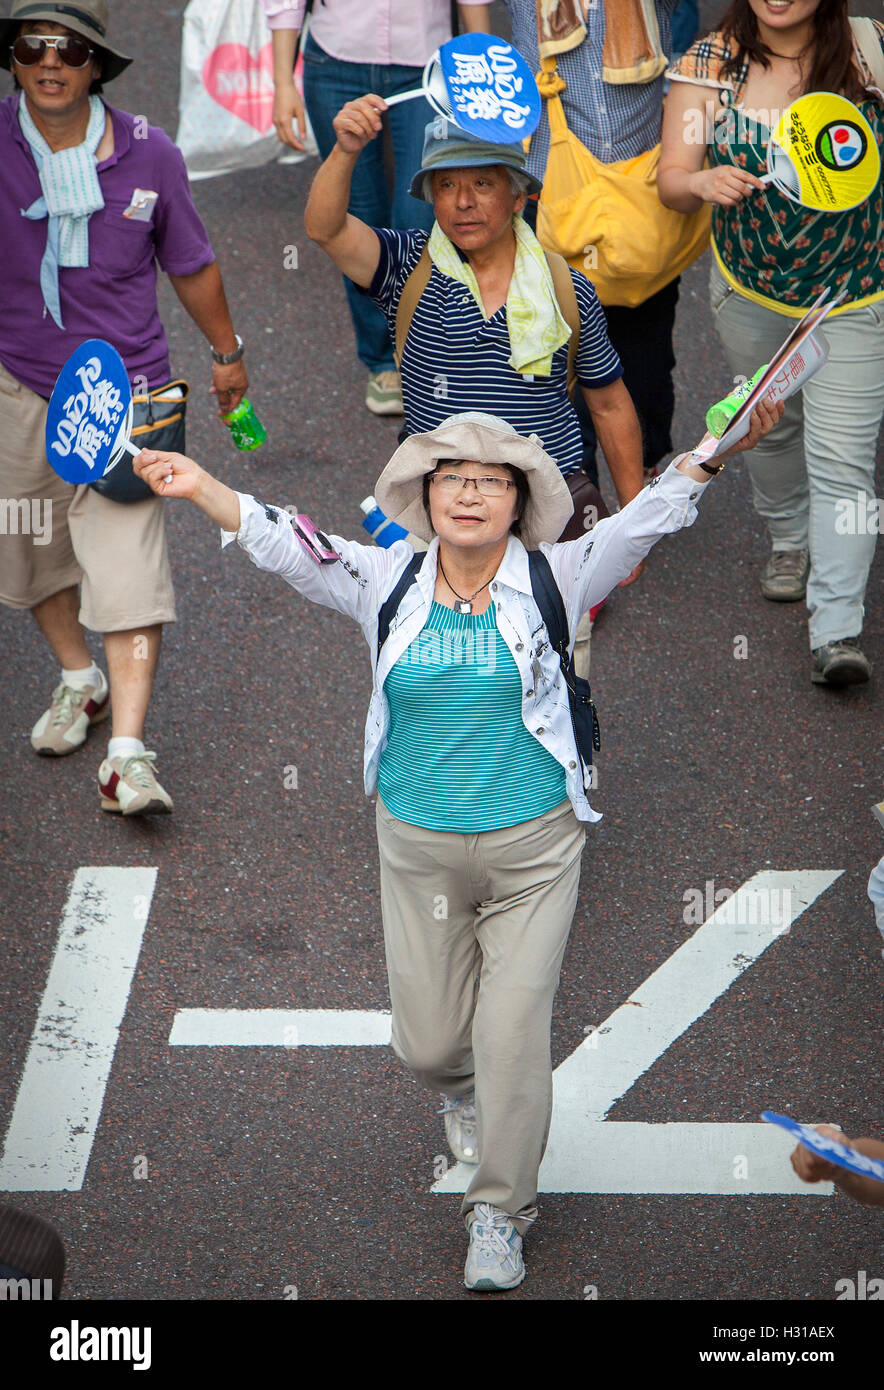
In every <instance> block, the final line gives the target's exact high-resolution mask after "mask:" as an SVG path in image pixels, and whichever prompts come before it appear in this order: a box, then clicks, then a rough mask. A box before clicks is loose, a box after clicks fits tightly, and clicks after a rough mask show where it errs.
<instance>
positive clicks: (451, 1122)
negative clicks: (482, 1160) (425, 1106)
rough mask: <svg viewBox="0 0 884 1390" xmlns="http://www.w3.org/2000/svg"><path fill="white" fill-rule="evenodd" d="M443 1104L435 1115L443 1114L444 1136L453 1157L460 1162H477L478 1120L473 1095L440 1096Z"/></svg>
mask: <svg viewBox="0 0 884 1390" xmlns="http://www.w3.org/2000/svg"><path fill="white" fill-rule="evenodd" d="M442 1101H443V1105H442V1109H441V1110H437V1111H436V1114H437V1115H444V1116H445V1138H446V1139H447V1140H448V1147H449V1149H450V1150H451V1152H452V1153H453V1154H454V1157H455V1158H456V1159H457V1160H458V1161H459V1162H460V1163H478V1162H479V1136H478V1122H477V1120H476V1106H475V1103H474V1102H475V1097H474V1096H469V1097H464V1096H461V1097H459V1098H456V1097H455V1096H445V1095H443V1097H442Z"/></svg>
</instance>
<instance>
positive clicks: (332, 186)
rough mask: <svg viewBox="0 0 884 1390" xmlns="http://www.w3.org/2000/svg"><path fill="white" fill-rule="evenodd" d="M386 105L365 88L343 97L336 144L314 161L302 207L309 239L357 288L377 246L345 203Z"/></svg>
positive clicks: (373, 265) (369, 271)
mask: <svg viewBox="0 0 884 1390" xmlns="http://www.w3.org/2000/svg"><path fill="white" fill-rule="evenodd" d="M386 109H387V108H386V103H385V102H384V100H383V98H382V97H379V96H375V95H374V94H373V93H371V92H369V93H368V95H367V96H364V97H360V98H359V100H358V101H348V102H347V104H346V106H344V107H343V108H342V109H341V110H340V111H339V112H338V114H337V116H335V119H334V128H335V135H336V136H337V144H336V145H335V147H334V149H333V150H332V152H331V154H330V155H329V157H328V159H327V160H325V162H324V163H323V164H322V165H320V168H319V171H318V173H317V175H316V177H315V179H314V180H313V186H312V187H311V189H310V196H309V198H308V199H307V207H306V209H305V210H304V227H305V230H306V232H307V235H308V237H309V238H310V240H311V241H315V242H316V243H317V244H318V245H319V246H321V247H322V249H323V251H325V252H326V253H327V254H328V255H329V256H331V258H332V260H333V261H334V263H335V265H336V266H337V267H338V269H339V270H342V271H343V272H344V274H345V275H348V276H349V277H350V279H351V280H352V281H353V282H354V284H357V285H361V286H362V287H363V289H367V288H368V286H369V285H370V284H371V282H372V280H373V279H374V273H375V271H376V270H377V267H378V260H379V259H380V254H381V247H380V242H379V241H378V239H377V237H376V236H375V234H374V232H373V231H372V229H371V227H369V226H367V225H366V224H365V223H364V222H360V220H359V218H358V217H352V216H351V215H350V214H349V213H348V212H347V205H348V203H349V201H350V183H351V181H352V178H353V170H354V168H355V167H356V161H357V159H358V158H359V156H360V154H361V153H362V151H363V150H364V148H365V146H366V145H368V144H369V143H370V142H371V141H372V140H374V139H375V138H376V137H377V136H378V135H379V134H380V132H381V130H382V129H383V126H382V123H381V115H382V113H383V112H384V111H385V110H386Z"/></svg>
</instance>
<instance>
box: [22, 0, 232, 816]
mask: <svg viewBox="0 0 884 1390" xmlns="http://www.w3.org/2000/svg"><path fill="white" fill-rule="evenodd" d="M61 20H63V21H64V22H63V23H62V22H60V21H61ZM106 31H107V4H106V3H105V0H76V3H75V4H73V5H72V4H38V3H33V0H14V3H13V5H12V10H11V14H10V17H9V18H8V19H4V20H0V65H2V66H3V67H6V68H11V70H12V73H13V76H14V79H15V87H16V90H15V91H14V92H13V94H12V95H11V96H9V97H7V98H6V100H5V101H3V102H0V245H2V247H3V256H2V259H0V304H2V313H0V499H2V500H0V508H2V509H4V510H5V521H6V525H5V528H4V530H3V531H2V532H0V603H3V604H6V605H7V606H8V607H10V608H18V609H29V610H30V611H31V613H32V614H33V616H34V618H35V620H36V622H37V624H38V625H39V627H40V629H41V631H42V632H43V634H44V636H45V637H46V640H47V641H48V643H49V645H50V646H51V648H52V650H53V652H54V653H55V656H56V658H57V660H58V662H59V664H60V666H61V677H60V680H59V683H58V684H57V686H56V688H55V690H54V691H53V694H52V699H51V703H50V705H49V708H48V709H47V710H46V712H45V713H44V714H43V715H42V716H41V718H40V719H39V720H38V721H37V723H36V724H35V725H34V728H33V731H32V734H31V742H32V745H33V747H34V749H35V750H36V752H38V753H41V754H46V755H54V756H60V755H64V754H66V753H70V752H73V750H74V749H76V748H78V747H80V746H82V744H83V743H84V742H85V740H86V735H87V732H88V729H89V727H90V725H92V724H96V723H98V722H100V721H101V720H103V719H105V718H106V717H107V715H108V714H109V713H110V712H111V709H110V704H111V701H112V702H113V728H112V737H111V739H110V742H109V745H108V750H107V757H106V758H105V760H104V761H103V762H102V764H101V767H100V769H99V774H98V781H99V789H100V793H101V806H102V809H103V810H106V811H115V812H122V814H123V815H141V814H145V813H153V812H168V811H171V809H172V800H171V797H170V796H169V794H168V792H166V791H165V789H164V788H163V787H162V786H161V785H160V783H159V782H158V781H157V777H156V773H155V769H154V761H155V756H156V755H155V754H154V753H153V752H149V751H148V750H147V749H146V748H145V746H144V742H143V737H144V721H145V717H146V714H147V707H148V702H149V700H150V694H151V689H152V685H153V678H154V675H155V672H156V666H157V660H158V657H159V651H160V642H161V638H162V628H163V624H164V623H167V622H174V621H175V598H174V594H173V591H172V582H171V571H170V568H169V559H168V552H167V547H166V538H165V530H164V503H163V501H162V500H161V499H159V498H156V497H152V498H149V499H147V500H146V501H141V502H132V503H120V502H115V501H112V500H110V499H109V498H106V497H102V496H101V495H100V494H99V493H97V492H96V491H95V490H94V489H93V488H91V487H88V486H85V485H84V486H80V487H72V486H70V485H68V484H67V483H64V482H63V481H62V480H61V479H60V478H59V477H58V476H57V475H56V474H55V473H54V472H53V471H52V469H51V468H50V467H49V464H48V462H47V460H46V455H45V452H44V445H43V435H44V428H45V420H46V402H47V400H48V397H49V396H50V394H51V392H52V388H53V386H54V385H55V380H56V377H57V375H58V373H59V371H60V369H61V367H62V366H63V364H64V362H65V360H66V359H67V358H68V357H69V356H70V354H71V352H72V351H73V350H74V348H76V347H77V346H79V344H80V343H81V342H83V340H84V339H86V338H105V339H107V340H108V341H109V342H111V343H112V344H113V345H114V347H116V349H117V350H118V351H119V353H120V354H121V356H122V358H123V360H124V362H125V364H126V369H127V372H128V374H129V378H130V380H131V381H133V382H135V381H137V379H138V378H139V377H140V378H142V379H146V381H147V384H148V386H149V387H150V388H151V389H154V388H155V387H158V386H161V385H164V384H165V383H167V382H168V381H169V378H170V375H171V372H170V366H169V352H168V345H167V342H166V335H165V333H164V331H163V326H162V324H161V323H160V319H159V313H158V309H157V292H156V291H157V264H159V265H160V267H161V268H162V269H163V270H164V271H165V272H166V274H167V275H168V276H169V279H170V280H171V282H172V285H173V286H174V288H175V291H176V293H177V294H178V297H179V298H180V300H181V302H182V303H183V305H184V307H185V309H186V310H187V312H188V314H189V315H190V317H191V318H192V319H193V321H194V323H195V324H196V325H197V327H198V328H199V329H200V331H201V332H202V333H203V335H204V336H205V338H206V339H207V340H208V342H209V344H210V347H211V349H212V355H213V358H214V363H213V368H212V377H213V386H212V390H213V391H214V392H215V393H216V395H217V398H218V406H219V413H221V414H226V413H228V412H229V411H231V410H233V409H235V407H236V406H237V405H238V404H239V402H240V400H241V399H242V396H243V394H244V392H245V390H246V387H247V385H248V380H247V377H246V372H245V368H244V365H243V362H242V341H241V339H240V338H239V337H238V336H237V334H235V333H234V331H233V324H232V322H231V318H230V313H229V310H228V307H227V301H226V298H225V295H224V287H223V285H222V281H221V274H220V271H219V269H218V266H217V263H216V261H215V258H214V255H213V253H212V247H211V245H210V243H209V240H208V237H207V235H206V231H205V228H204V227H203V224H202V222H201V220H200V218H199V215H198V213H197V211H196V208H195V207H194V205H193V200H192V198H191V196H190V189H189V186H188V182H187V174H186V172H185V169H184V161H183V160H182V157H181V154H180V153H179V151H178V149H177V148H176V147H175V145H174V144H173V143H172V141H171V140H170V139H169V138H168V136H167V135H166V134H165V133H164V132H163V131H162V130H160V129H158V128H157V127H155V126H146V125H145V123H144V121H143V118H142V117H134V116H130V115H128V114H127V113H126V112H124V111H120V110H118V109H116V108H114V107H110V106H107V105H106V104H105V103H104V102H103V101H101V99H100V98H99V96H98V95H97V93H98V92H99V91H100V90H101V83H102V80H103V81H105V82H106V81H108V80H110V79H111V78H113V77H116V76H117V75H118V74H119V73H120V72H122V71H123V69H124V68H126V67H127V66H128V64H129V63H130V62H131V61H132V60H131V59H130V58H128V57H127V56H126V55H125V54H123V53H120V52H119V50H118V49H116V48H114V47H112V46H111V45H110V44H109V43H108V42H107V38H106ZM62 151H64V157H63V158H62V157H61V156H60V152H62ZM142 391H143V387H142ZM3 519H4V512H3V511H0V521H2V520H3ZM35 519H36V524H33V523H35ZM13 522H14V523H15V524H12V523H13ZM26 523H27V524H26ZM78 586H80V589H81V592H80V594H79V597H78ZM84 627H86V628H90V629H92V630H93V631H95V632H100V633H102V635H103V638H104V648H105V654H106V657H107V667H108V673H109V678H110V682H109V685H108V681H107V680H106V679H105V676H104V674H103V672H102V671H101V670H100V669H99V668H98V666H97V665H96V664H95V662H94V661H93V658H92V656H91V654H90V652H89V648H88V646H87V645H86V637H85V632H84Z"/></svg>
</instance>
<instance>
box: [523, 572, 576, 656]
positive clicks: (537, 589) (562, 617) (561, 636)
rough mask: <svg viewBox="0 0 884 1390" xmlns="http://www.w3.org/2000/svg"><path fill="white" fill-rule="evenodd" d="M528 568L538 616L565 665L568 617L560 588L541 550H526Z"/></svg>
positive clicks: (568, 639) (568, 638)
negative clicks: (538, 612)
mask: <svg viewBox="0 0 884 1390" xmlns="http://www.w3.org/2000/svg"><path fill="white" fill-rule="evenodd" d="M528 569H529V572H530V575H531V590H532V593H533V594H534V601H535V603H536V604H537V607H538V608H539V609H540V616H541V618H542V619H543V621H544V625H545V626H546V630H547V633H548V634H549V640H550V645H551V646H552V648H553V650H554V651H556V652H558V654H559V660H560V661H562V662H563V665H564V666H567V665H568V643H569V641H570V633H569V631H568V617H567V614H566V613H565V604H564V601H563V599H562V593H561V590H560V588H559V586H558V584H557V583H556V581H555V579H554V578H553V572H552V569H551V568H550V563H549V560H547V558H546V556H545V555H544V553H543V551H542V550H529V551H528Z"/></svg>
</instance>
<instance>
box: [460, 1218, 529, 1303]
mask: <svg viewBox="0 0 884 1390" xmlns="http://www.w3.org/2000/svg"><path fill="white" fill-rule="evenodd" d="M524 1278H525V1262H524V1260H523V1259H522V1237H521V1236H520V1235H519V1233H518V1231H517V1230H516V1228H515V1226H514V1225H513V1223H512V1221H510V1219H509V1217H508V1216H507V1214H506V1212H505V1211H499V1210H498V1208H497V1207H492V1206H490V1205H489V1204H488V1203H487V1202H478V1203H477V1204H476V1206H475V1207H474V1208H473V1219H472V1221H471V1222H470V1248H469V1250H468V1252H467V1262H466V1265H465V1267H464V1272H463V1281H464V1284H465V1285H466V1287H467V1288H468V1289H475V1290H476V1291H477V1292H479V1293H492V1292H493V1291H494V1290H495V1289H514V1288H515V1287H516V1285H517V1284H521V1282H522V1280H523V1279H524Z"/></svg>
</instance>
